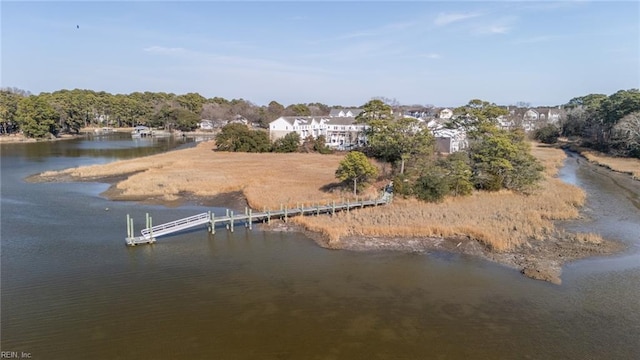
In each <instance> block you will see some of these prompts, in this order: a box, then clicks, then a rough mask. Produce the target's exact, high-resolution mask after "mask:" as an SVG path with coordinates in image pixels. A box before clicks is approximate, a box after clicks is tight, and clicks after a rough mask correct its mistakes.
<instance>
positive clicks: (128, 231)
mask: <svg viewBox="0 0 640 360" xmlns="http://www.w3.org/2000/svg"><path fill="white" fill-rule="evenodd" d="M130 219H131V216H129V214H127V239H128V238H130V237H131V225H129V224H130V222H131V220H130Z"/></svg>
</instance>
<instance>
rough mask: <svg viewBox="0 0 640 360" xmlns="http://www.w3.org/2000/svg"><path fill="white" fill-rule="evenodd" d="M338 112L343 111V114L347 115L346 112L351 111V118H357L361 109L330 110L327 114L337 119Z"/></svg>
mask: <svg viewBox="0 0 640 360" xmlns="http://www.w3.org/2000/svg"><path fill="white" fill-rule="evenodd" d="M340 111H343V112H345V113H347V112H348V111H351V113H352V114H353V116H358V114H360V113H361V112H362V109H356V108H352V109H331V111H330V112H329V116H331V117H338V115H339V114H340Z"/></svg>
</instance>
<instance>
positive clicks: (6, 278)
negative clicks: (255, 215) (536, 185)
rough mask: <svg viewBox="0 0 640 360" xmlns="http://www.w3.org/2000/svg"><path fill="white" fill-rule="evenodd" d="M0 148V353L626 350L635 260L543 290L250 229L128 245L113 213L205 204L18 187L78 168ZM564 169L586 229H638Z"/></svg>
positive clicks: (579, 174) (398, 354)
mask: <svg viewBox="0 0 640 360" xmlns="http://www.w3.org/2000/svg"><path fill="white" fill-rule="evenodd" d="M2 146H3V148H2V162H1V164H0V165H1V166H2V169H1V170H2V172H1V176H2V179H1V180H2V197H1V205H2V212H1V213H0V216H1V219H2V227H1V228H0V231H1V234H0V235H1V238H0V239H1V245H2V255H1V256H2V259H1V260H2V262H1V264H0V265H1V277H2V278H1V280H2V283H1V285H2V291H1V293H0V296H1V306H2V309H1V310H2V311H1V330H2V332H1V334H2V349H1V350H2V351H18V352H21V351H22V352H28V353H30V354H31V355H32V358H34V359H87V358H90V359H114V358H120V359H140V358H149V359H152V358H156V359H166V358H174V357H180V358H222V359H229V358H231V359H255V358H260V359H300V358H303V359H306V358H318V359H336V358H338V359H344V358H347V359H370V358H404V359H416V358H438V357H443V358H449V359H458V358H460V359H462V358H465V359H466V358H473V359H484V358H490V359H496V358H499V359H510V358H513V359H521V358H536V359H538V358H541V359H542V358H544V359H546V358H571V359H574V358H590V359H610V358H617V359H631V358H634V357H635V356H636V355H637V354H638V353H640V344H639V343H638V341H637V339H638V338H640V330H639V329H638V326H637V324H639V323H640V305H639V302H638V301H637V289H638V287H639V284H640V268H639V265H638V252H637V251H635V252H634V250H630V251H629V253H625V255H622V256H618V257H607V258H604V259H605V260H602V259H597V260H584V261H579V262H577V263H576V264H572V265H570V266H569V267H568V269H567V270H566V271H565V274H564V277H565V281H564V283H563V285H562V286H554V285H551V284H548V283H544V282H539V281H533V280H530V279H527V278H525V277H523V276H521V275H520V274H519V273H517V272H516V271H513V270H511V269H506V268H504V267H502V266H499V265H495V264H492V263H489V262H486V261H482V260H478V259H477V258H473V257H469V256H465V255H456V254H446V253H431V254H424V253H400V252H388V251H378V252H373V253H360V252H350V251H334V250H327V249H324V248H321V247H319V246H317V245H316V244H315V243H314V242H313V241H312V240H311V239H309V238H308V237H306V236H304V235H303V234H302V233H299V232H271V231H264V230H262V228H261V227H260V226H258V227H254V228H253V230H248V229H245V228H244V227H241V226H238V227H236V231H235V232H234V233H230V232H227V231H224V230H222V231H218V232H217V233H216V235H215V236H211V235H210V234H208V233H207V231H206V229H202V231H192V232H187V233H183V234H180V235H177V236H173V237H169V238H160V239H158V242H157V243H156V244H154V245H150V246H140V247H135V248H128V247H126V246H125V244H124V242H123V238H124V236H125V235H126V227H125V224H124V219H125V216H126V214H127V213H130V214H131V215H132V216H133V217H134V218H135V219H138V223H137V224H136V228H137V229H140V228H141V226H142V225H144V218H145V215H144V214H145V213H146V212H149V213H151V214H153V216H154V222H157V223H160V222H164V221H171V220H174V219H177V218H181V217H186V216H190V215H193V214H195V213H199V212H203V211H207V210H210V209H212V208H211V207H209V206H202V205H201V204H193V203H188V204H185V205H183V206H180V207H176V208H171V207H166V206H163V205H158V204H139V203H134V202H119V201H108V200H106V199H105V198H103V197H101V196H100V193H101V192H103V191H105V189H106V188H107V187H108V185H105V184H95V183H39V184H30V183H25V182H24V181H23V180H22V179H23V178H24V177H26V176H28V175H30V174H33V173H38V172H42V171H46V170H52V169H60V168H65V167H73V166H77V165H78V163H79V161H78V159H79V158H78V157H64V156H63V157H60V156H58V155H57V154H56V153H55V152H54V150H51V152H50V153H49V155H47V152H46V151H45V150H46V149H45V150H40V151H39V152H38V157H37V158H34V157H32V156H30V155H28V154H27V153H26V148H27V147H28V146H22V150H20V149H16V148H12V150H11V151H5V147H4V146H5V145H2ZM38 146H40V145H39V144H38ZM67 146H73V144H72V143H69V144H68V145H67ZM78 146H80V147H81V146H82V141H79V142H78ZM81 159H82V160H81V162H82V164H87V163H91V162H100V161H104V160H101V159H104V158H94V157H92V156H91V155H88V156H84V157H82V158H81ZM563 171H573V173H574V174H575V177H576V181H579V182H580V184H579V186H581V187H583V188H585V190H586V191H587V192H588V193H589V199H588V202H587V211H586V213H587V216H588V218H589V221H587V222H585V225H580V226H586V227H587V229H593V230H590V231H594V230H597V231H598V232H600V233H602V234H603V235H604V236H609V235H611V236H619V237H620V240H621V241H627V242H628V243H629V244H631V245H633V244H637V242H634V241H637V239H635V240H634V238H633V236H634V234H637V233H638V232H635V233H629V232H633V231H636V230H637V227H634V226H633V224H636V226H637V224H640V222H638V220H637V219H638V218H637V216H638V215H637V212H636V213H633V212H631V211H630V209H631V208H633V206H632V205H629V204H628V201H627V203H626V205H625V203H624V201H625V200H624V199H623V198H615V202H613V203H608V202H607V200H606V199H607V197H608V196H610V194H609V193H608V192H603V193H601V195H598V194H597V193H594V192H596V191H600V190H597V189H602V184H601V183H599V182H600V181H603V182H604V183H607V182H609V183H610V182H611V180H606V177H605V178H604V179H603V178H602V177H601V174H600V173H598V172H595V171H592V170H590V169H588V168H587V169H583V168H582V167H581V166H579V167H575V168H574V169H573V170H571V168H565V169H564V170H563ZM562 176H564V175H562ZM592 187H593V189H595V190H592ZM607 191H608V190H607ZM611 191H613V193H618V191H617V190H615V188H614V187H612V188H611ZM594 194H595V195H594ZM207 205H211V206H214V207H213V210H214V211H216V210H219V208H216V207H215V206H219V205H217V204H215V203H210V204H207ZM613 207H618V208H620V212H615V210H613V209H612V208H613ZM107 208H108V210H106V209H107ZM603 209H604V210H607V209H608V210H611V212H610V213H607V214H602V213H601V212H602V211H603ZM220 211H221V210H220ZM607 219H609V220H607ZM567 226H578V225H575V224H567ZM625 229H626V230H625ZM633 259H635V261H636V262H635V265H633V264H632V260H633ZM592 261H596V264H598V266H593V265H592V264H593V263H592ZM602 263H604V266H602V267H600V266H599V265H600V264H602Z"/></svg>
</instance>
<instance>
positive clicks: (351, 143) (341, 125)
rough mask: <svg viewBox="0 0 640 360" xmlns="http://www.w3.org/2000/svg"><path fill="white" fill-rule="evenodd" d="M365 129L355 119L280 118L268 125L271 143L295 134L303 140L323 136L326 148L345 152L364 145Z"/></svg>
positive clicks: (341, 117) (338, 117) (319, 117)
mask: <svg viewBox="0 0 640 360" xmlns="http://www.w3.org/2000/svg"><path fill="white" fill-rule="evenodd" d="M366 127H367V126H366V125H364V124H357V123H356V121H355V117H346V116H336V117H324V116H281V117H279V118H277V119H275V120H274V121H272V122H270V123H269V137H270V138H271V140H272V141H273V140H276V139H279V138H282V137H284V136H285V135H287V134H289V133H292V132H295V133H297V134H298V135H299V136H300V139H301V140H304V139H306V138H307V137H309V136H311V137H312V138H314V139H317V138H318V137H319V136H321V135H323V136H324V137H325V139H326V145H327V146H329V147H331V148H334V149H338V150H347V149H350V148H353V147H356V146H360V145H363V144H364V143H365V141H366V138H365V135H364V131H365V129H366Z"/></svg>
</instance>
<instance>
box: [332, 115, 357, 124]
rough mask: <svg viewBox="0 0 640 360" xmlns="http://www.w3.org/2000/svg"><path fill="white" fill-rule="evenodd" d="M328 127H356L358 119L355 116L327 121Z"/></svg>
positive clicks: (333, 118)
mask: <svg viewBox="0 0 640 360" xmlns="http://www.w3.org/2000/svg"><path fill="white" fill-rule="evenodd" d="M327 120H328V121H327V123H326V124H327V125H354V124H355V123H356V118H355V117H353V116H339V117H332V118H329V119H327Z"/></svg>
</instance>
